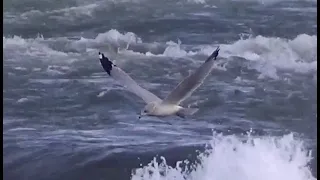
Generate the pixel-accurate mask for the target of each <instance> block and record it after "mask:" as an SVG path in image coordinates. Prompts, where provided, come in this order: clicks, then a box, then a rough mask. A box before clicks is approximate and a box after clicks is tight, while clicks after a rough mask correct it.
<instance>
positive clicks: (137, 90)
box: [110, 66, 161, 103]
mask: <svg viewBox="0 0 320 180" xmlns="http://www.w3.org/2000/svg"><path fill="white" fill-rule="evenodd" d="M110 74H111V77H113V78H114V79H115V80H116V81H118V82H119V83H121V85H123V86H124V87H126V88H127V89H128V90H129V91H131V92H132V93H134V94H136V95H137V96H139V97H140V98H142V99H143V100H144V101H145V102H146V103H150V102H153V101H161V99H160V98H159V97H157V96H156V95H154V94H153V93H151V92H150V91H148V90H146V89H144V88H142V87H141V86H139V85H138V84H137V83H136V82H135V81H134V80H133V79H132V78H131V77H130V76H129V75H128V74H127V73H125V72H124V71H123V70H122V69H120V68H118V67H116V66H114V67H113V68H112V71H111V73H110Z"/></svg>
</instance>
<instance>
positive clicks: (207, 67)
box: [99, 46, 220, 119]
mask: <svg viewBox="0 0 320 180" xmlns="http://www.w3.org/2000/svg"><path fill="white" fill-rule="evenodd" d="M219 50H220V48H219V46H218V47H217V49H216V50H215V51H214V52H213V53H212V54H211V55H210V56H209V57H208V58H207V60H206V61H205V62H204V63H203V64H202V65H201V66H200V67H199V68H198V69H196V70H195V71H194V72H193V73H191V74H190V75H188V76H187V77H186V78H184V79H183V80H182V81H181V82H180V83H179V84H178V85H177V86H176V87H175V88H174V89H173V91H171V92H170V93H169V95H168V96H167V97H166V98H164V99H163V100H162V99H160V98H159V97H158V96H156V95H155V94H153V93H151V92H150V91H148V90H146V89H144V88H142V87H141V86H139V85H138V84H137V83H136V82H135V81H134V80H133V79H132V78H131V77H130V76H129V75H128V74H127V73H126V72H124V71H123V70H122V69H121V68H119V67H117V65H115V64H114V63H113V62H112V61H110V60H109V58H108V57H106V56H105V55H104V54H103V53H101V52H99V59H100V63H101V65H102V67H103V69H104V70H105V71H106V72H107V73H108V75H109V76H110V77H112V78H113V79H114V80H116V81H117V82H119V83H120V84H121V85H122V86H124V87H126V88H127V89H128V90H129V91H131V92H132V93H134V94H136V95H137V96H139V97H140V98H141V99H143V101H144V102H145V103H146V105H145V107H144V108H143V109H142V110H141V112H140V115H139V119H140V118H141V117H143V116H158V117H164V116H172V115H176V116H179V117H181V118H185V117H187V116H191V115H193V114H194V113H196V112H197V111H198V108H185V107H182V106H180V103H181V102H183V101H184V100H185V99H187V98H188V97H189V96H190V95H191V94H192V93H193V92H194V91H195V90H196V89H197V88H198V87H199V86H200V85H201V84H202V83H203V81H204V80H205V79H206V77H207V76H208V75H209V74H210V72H211V71H212V69H213V65H214V61H215V60H216V59H217V56H218V54H219Z"/></svg>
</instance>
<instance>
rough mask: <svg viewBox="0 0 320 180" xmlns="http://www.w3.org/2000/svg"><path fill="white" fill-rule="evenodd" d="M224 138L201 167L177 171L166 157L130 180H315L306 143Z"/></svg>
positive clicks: (180, 166)
mask: <svg viewBox="0 0 320 180" xmlns="http://www.w3.org/2000/svg"><path fill="white" fill-rule="evenodd" d="M244 138H245V140H244V139H243V138H239V137H237V136H234V135H230V136H224V135H222V134H217V133H214V135H213V137H212V140H211V141H210V142H209V143H208V149H207V150H206V151H205V152H203V153H200V154H199V156H198V160H199V163H196V164H192V165H191V166H190V165H189V166H186V165H188V164H190V163H188V161H187V160H181V161H179V162H177V164H176V166H175V167H171V166H169V165H167V164H166V159H165V157H161V160H159V161H157V160H156V159H154V160H153V161H152V162H150V163H149V164H148V165H147V166H144V167H141V168H138V169H135V171H134V173H133V175H132V177H131V180H217V179H225V180H233V179H239V180H257V179H259V180H271V179H272V180H283V179H292V180H315V179H316V178H314V177H313V176H312V174H311V170H310V168H309V167H308V164H309V163H310V161H311V159H312V157H311V151H308V150H307V149H305V148H304V145H303V141H302V140H299V139H297V138H296V137H294V135H293V134H288V135H285V136H282V137H251V136H250V134H249V135H248V136H246V137H244Z"/></svg>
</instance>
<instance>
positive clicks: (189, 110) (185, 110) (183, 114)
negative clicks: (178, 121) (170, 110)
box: [177, 108, 199, 118]
mask: <svg viewBox="0 0 320 180" xmlns="http://www.w3.org/2000/svg"><path fill="white" fill-rule="evenodd" d="M198 110H199V109H198V108H182V109H180V110H179V111H178V112H177V116H179V117H182V118H185V117H186V116H191V115H193V114H194V113H196V112H197V111H198Z"/></svg>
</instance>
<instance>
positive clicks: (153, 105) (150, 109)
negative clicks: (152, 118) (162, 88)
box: [139, 102, 157, 119]
mask: <svg viewBox="0 0 320 180" xmlns="http://www.w3.org/2000/svg"><path fill="white" fill-rule="evenodd" d="M156 105H157V103H156V102H151V103H148V104H147V105H146V106H145V107H144V108H143V109H142V110H141V112H140V115H139V119H140V118H141V117H142V116H148V115H152V113H153V112H154V110H155V108H156Z"/></svg>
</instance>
